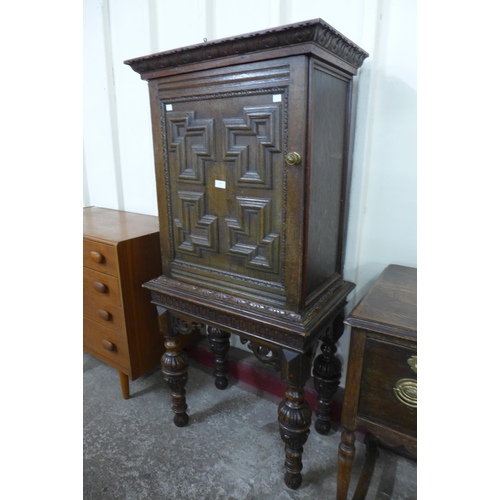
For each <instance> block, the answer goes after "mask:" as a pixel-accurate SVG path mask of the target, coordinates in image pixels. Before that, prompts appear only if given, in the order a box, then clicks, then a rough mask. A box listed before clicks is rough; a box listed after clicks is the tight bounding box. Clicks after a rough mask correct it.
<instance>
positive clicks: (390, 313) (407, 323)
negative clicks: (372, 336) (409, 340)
mask: <svg viewBox="0 0 500 500" xmlns="http://www.w3.org/2000/svg"><path fill="white" fill-rule="evenodd" d="M345 323H346V324H347V325H350V326H352V327H359V328H364V329H368V330H375V331H381V332H385V333H388V334H396V333H400V334H402V335H409V336H411V337H415V338H416V336H417V268H414V267H407V266H399V265H395V264H391V265H389V266H387V267H386V268H385V270H384V271H383V272H382V273H381V275H380V276H379V277H378V279H377V280H376V282H375V283H374V284H373V286H372V287H371V288H370V290H369V291H368V293H367V294H366V295H365V296H364V297H363V299H362V300H361V301H360V302H359V303H358V304H357V306H356V307H355V308H354V310H353V311H352V312H351V313H350V314H349V316H348V317H347V319H346V321H345Z"/></svg>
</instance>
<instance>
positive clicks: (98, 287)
mask: <svg viewBox="0 0 500 500" xmlns="http://www.w3.org/2000/svg"><path fill="white" fill-rule="evenodd" d="M94 290H95V291H96V292H99V293H106V292H107V291H108V287H107V286H106V285H105V284H104V283H101V282H100V281H94Z"/></svg>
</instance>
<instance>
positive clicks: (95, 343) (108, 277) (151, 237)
mask: <svg viewBox="0 0 500 500" xmlns="http://www.w3.org/2000/svg"><path fill="white" fill-rule="evenodd" d="M159 273H161V256H160V240H159V231H158V218H157V217H154V216H150V215H141V214H135V213H130V212H124V211H120V210H110V209H105V208H97V207H89V208H84V209H83V348H84V350H85V351H87V352H88V353H90V354H92V355H93V356H95V357H96V358H98V359H100V360H101V361H103V362H104V363H107V364H108V365H110V366H112V367H114V368H116V369H117V370H118V372H119V374H120V383H121V388H122V393H123V397H124V398H125V399H128V397H129V378H130V379H131V380H135V379H137V378H138V377H140V376H142V375H144V374H145V373H147V372H148V371H149V370H151V369H152V368H154V366H155V365H157V364H159V363H160V359H161V355H162V353H163V351H164V348H163V337H162V335H161V334H160V332H159V327H158V319H157V312H156V308H155V306H154V305H153V304H151V301H150V296H149V291H148V290H145V289H144V288H143V287H142V284H143V283H144V282H145V281H147V280H149V279H151V278H153V277H156V276H158V274H159Z"/></svg>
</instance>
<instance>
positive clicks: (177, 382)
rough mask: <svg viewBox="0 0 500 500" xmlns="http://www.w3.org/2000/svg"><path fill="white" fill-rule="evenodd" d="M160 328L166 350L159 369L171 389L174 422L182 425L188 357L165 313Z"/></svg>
mask: <svg viewBox="0 0 500 500" xmlns="http://www.w3.org/2000/svg"><path fill="white" fill-rule="evenodd" d="M159 319H160V330H161V332H162V334H163V335H164V337H165V349H166V352H165V354H163V356H162V358H161V371H162V373H163V376H164V378H165V380H166V381H167V383H168V386H169V387H170V389H171V391H172V409H173V410H174V413H175V415H174V424H175V425H176V426H177V427H184V426H185V425H187V423H188V422H189V415H188V414H187V413H186V410H187V404H186V390H185V389H184V388H185V387H186V383H187V381H188V357H187V355H186V353H185V352H183V351H182V349H181V348H180V345H181V340H180V338H179V332H178V331H177V330H176V329H174V328H172V326H171V325H170V324H169V321H168V316H167V313H166V312H165V313H164V314H163V315H161V316H160V318H159Z"/></svg>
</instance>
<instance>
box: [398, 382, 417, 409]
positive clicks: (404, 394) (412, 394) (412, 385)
mask: <svg viewBox="0 0 500 500" xmlns="http://www.w3.org/2000/svg"><path fill="white" fill-rule="evenodd" d="M394 393H395V394H396V397H397V398H398V399H399V400H400V401H401V403H403V404H404V405H406V406H408V407H410V408H416V407H417V381H416V380H413V379H411V378H402V379H401V380H398V381H397V382H396V387H394Z"/></svg>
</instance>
